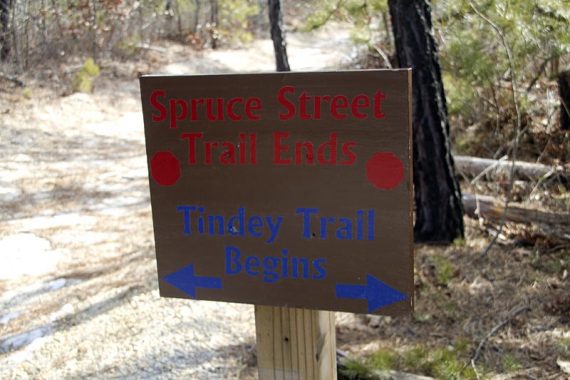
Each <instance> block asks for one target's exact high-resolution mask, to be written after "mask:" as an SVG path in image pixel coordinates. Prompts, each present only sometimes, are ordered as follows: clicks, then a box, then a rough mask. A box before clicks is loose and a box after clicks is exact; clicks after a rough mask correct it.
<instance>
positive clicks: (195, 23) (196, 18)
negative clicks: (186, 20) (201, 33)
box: [192, 0, 201, 33]
mask: <svg viewBox="0 0 570 380" xmlns="http://www.w3.org/2000/svg"><path fill="white" fill-rule="evenodd" d="M200 8H201V4H200V0H194V21H193V22H192V33H197V32H198V25H199V24H200Z"/></svg>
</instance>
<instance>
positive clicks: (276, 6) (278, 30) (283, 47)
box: [267, 0, 291, 71]
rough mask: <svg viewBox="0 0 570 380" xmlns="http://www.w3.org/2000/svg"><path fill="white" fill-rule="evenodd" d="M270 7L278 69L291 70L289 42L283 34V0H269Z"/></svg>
mask: <svg viewBox="0 0 570 380" xmlns="http://www.w3.org/2000/svg"><path fill="white" fill-rule="evenodd" d="M267 7H268V9H269V23H270V26H271V39H272V40H273V48H274V50H275V64H276V66H277V71H291V68H290V67H289V60H288V59H287V44H286V43H285V37H284V36H283V29H282V24H283V19H282V17H281V1H280V0H267Z"/></svg>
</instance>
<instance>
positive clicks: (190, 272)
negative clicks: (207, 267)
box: [162, 264, 222, 299]
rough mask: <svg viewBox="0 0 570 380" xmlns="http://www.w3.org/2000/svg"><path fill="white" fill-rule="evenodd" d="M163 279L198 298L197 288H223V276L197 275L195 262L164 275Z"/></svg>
mask: <svg viewBox="0 0 570 380" xmlns="http://www.w3.org/2000/svg"><path fill="white" fill-rule="evenodd" d="M162 279H163V280H164V281H166V282H168V283H169V284H170V285H172V286H174V287H175V288H178V289H180V290H182V291H183V292H184V293H186V294H188V295H189V296H190V297H192V298H194V299H196V288H207V289H221V288H222V279H221V278H218V277H200V276H196V275H195V274H194V264H190V265H188V266H185V267H184V268H182V269H180V270H179V271H177V272H174V273H171V274H169V275H168V276H164V277H163V278H162Z"/></svg>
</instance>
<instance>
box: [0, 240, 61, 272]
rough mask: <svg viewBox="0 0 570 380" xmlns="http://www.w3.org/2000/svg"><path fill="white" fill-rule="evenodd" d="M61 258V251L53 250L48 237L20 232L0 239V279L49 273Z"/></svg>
mask: <svg viewBox="0 0 570 380" xmlns="http://www.w3.org/2000/svg"><path fill="white" fill-rule="evenodd" d="M60 260H61V253H59V252H56V251H53V250H52V248H51V244H50V242H49V241H48V240H47V239H44V238H41V237H39V236H37V235H34V234H31V233H20V234H16V235H10V236H8V237H5V238H3V239H1V240H0V262H1V263H2V265H0V280H9V279H15V278H18V277H20V276H37V275H42V274H45V273H49V272H51V271H54V270H55V269H56V266H57V263H58V262H59V261H60Z"/></svg>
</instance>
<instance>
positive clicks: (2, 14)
mask: <svg viewBox="0 0 570 380" xmlns="http://www.w3.org/2000/svg"><path fill="white" fill-rule="evenodd" d="M11 5H12V1H11V0H0V61H5V60H6V59H7V58H8V55H9V54H10V36H9V35H8V34H9V33H8V23H9V21H10V6H11Z"/></svg>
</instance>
